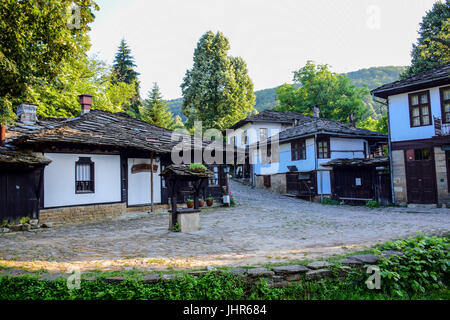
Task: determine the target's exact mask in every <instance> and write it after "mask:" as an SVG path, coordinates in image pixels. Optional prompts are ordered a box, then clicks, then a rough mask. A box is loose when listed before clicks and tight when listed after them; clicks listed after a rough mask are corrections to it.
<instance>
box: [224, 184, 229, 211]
mask: <svg viewBox="0 0 450 320" xmlns="http://www.w3.org/2000/svg"><path fill="white" fill-rule="evenodd" d="M222 202H223V204H225V205H227V206H229V205H230V193H229V192H228V189H227V187H225V186H223V187H222Z"/></svg>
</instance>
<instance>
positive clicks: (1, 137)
mask: <svg viewBox="0 0 450 320" xmlns="http://www.w3.org/2000/svg"><path fill="white" fill-rule="evenodd" d="M5 140H6V126H4V125H3V124H2V125H0V147H4V146H5Z"/></svg>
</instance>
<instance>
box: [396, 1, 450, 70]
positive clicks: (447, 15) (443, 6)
mask: <svg viewBox="0 0 450 320" xmlns="http://www.w3.org/2000/svg"><path fill="white" fill-rule="evenodd" d="M446 62H450V0H446V1H445V2H441V1H438V2H436V3H435V4H434V5H433V8H432V9H431V10H430V11H428V12H427V13H426V15H425V16H424V17H423V19H422V22H421V23H420V28H419V38H418V39H417V43H416V44H413V48H412V51H411V66H410V67H408V69H407V70H406V71H405V72H404V73H402V74H401V78H402V79H404V78H408V77H411V76H413V75H415V74H418V73H420V72H424V71H427V70H429V69H432V68H434V67H436V66H438V65H440V64H442V63H446Z"/></svg>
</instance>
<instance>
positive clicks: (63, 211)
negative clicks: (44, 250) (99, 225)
mask: <svg viewBox="0 0 450 320" xmlns="http://www.w3.org/2000/svg"><path fill="white" fill-rule="evenodd" d="M126 212H127V208H126V204H125V203H114V204H98V205H88V206H76V207H64V208H54V209H43V210H40V212H39V223H41V224H42V223H52V224H56V225H58V224H78V223H86V222H95V221H101V220H108V219H113V218H115V217H119V216H121V215H122V214H124V213H126Z"/></svg>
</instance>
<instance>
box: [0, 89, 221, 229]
mask: <svg viewBox="0 0 450 320" xmlns="http://www.w3.org/2000/svg"><path fill="white" fill-rule="evenodd" d="M80 103H81V115H80V116H79V117H76V118H73V119H54V118H44V119H39V120H38V119H37V117H36V106H33V105H27V104H22V105H20V106H19V107H18V110H17V114H18V119H19V120H18V121H17V122H16V123H15V125H14V126H10V127H8V128H7V129H6V130H5V129H3V130H2V138H3V139H2V140H3V143H2V144H3V146H2V147H0V220H4V219H16V218H19V217H23V216H29V217H32V218H38V219H39V220H40V222H41V223H44V222H53V223H67V222H84V221H94V220H100V219H104V218H110V217H115V216H119V215H121V214H124V213H126V212H130V211H147V210H151V209H152V208H153V209H154V208H161V207H164V208H168V203H169V199H168V191H167V187H166V185H165V182H164V179H163V178H162V177H161V176H160V173H161V172H162V171H163V170H164V168H165V167H166V166H168V165H170V164H172V160H171V151H172V149H173V148H174V146H175V145H177V144H179V143H180V142H179V141H172V139H171V137H172V133H173V131H171V130H167V129H164V128H160V127H158V126H155V125H152V124H149V123H146V122H143V121H140V120H136V119H133V118H131V117H129V116H128V115H126V114H124V113H111V112H106V111H100V110H92V111H91V110H90V105H91V103H92V96H89V95H82V96H80ZM3 128H4V127H3ZM188 140H189V141H191V143H192V139H191V136H189V139H188ZM180 141H181V139H180ZM191 143H189V145H188V146H187V147H193V145H192V144H191ZM207 145H208V142H205V141H203V142H202V148H205V147H206V146H207ZM222 167H223V166H221V165H212V166H210V169H211V170H212V171H213V172H214V176H213V177H211V179H210V180H209V186H208V188H207V194H206V195H204V196H209V195H212V196H214V197H216V198H217V197H220V196H221V195H222V190H221V186H222V185H224V184H225V176H224V170H223V168H222ZM150 171H152V173H150ZM189 192H190V190H189V186H186V188H185V190H184V191H183V194H182V196H181V197H180V196H179V197H178V201H179V202H180V203H184V202H185V201H186V199H187V197H189V196H190V193H189Z"/></svg>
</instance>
